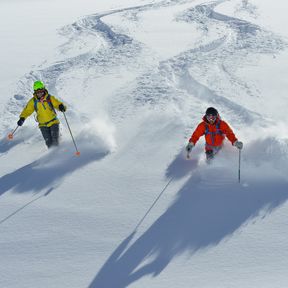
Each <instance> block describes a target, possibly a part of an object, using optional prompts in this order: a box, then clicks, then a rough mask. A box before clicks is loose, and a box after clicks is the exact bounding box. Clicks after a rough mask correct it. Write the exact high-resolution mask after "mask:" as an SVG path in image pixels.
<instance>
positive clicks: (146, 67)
mask: <svg viewBox="0 0 288 288" xmlns="http://www.w3.org/2000/svg"><path fill="white" fill-rule="evenodd" d="M190 2H191V6H193V1H177V0H174V1H161V2H159V3H154V4H149V5H144V6H135V7H129V8H126V9H117V10H113V11H108V12H105V13H101V14H94V15H90V16H87V17H84V18H82V19H81V20H79V21H77V22H75V23H73V24H72V25H69V26H67V27H64V28H63V29H62V30H61V33H62V34H63V35H65V37H67V38H68V41H67V43H65V44H64V45H62V46H61V47H59V51H60V52H59V54H60V55H61V57H62V58H63V59H64V60H59V61H58V62H56V63H53V64H52V65H49V66H48V67H42V68H40V69H39V70H35V71H30V72H29V73H28V74H27V75H24V76H23V78H22V79H20V80H19V82H18V86H17V89H16V91H15V94H14V96H13V97H12V98H11V99H10V100H9V101H8V103H7V106H6V110H7V112H8V114H9V115H8V116H7V114H6V115H5V119H4V116H2V122H3V125H2V130H3V131H1V132H3V133H6V132H7V131H8V127H11V123H14V122H16V119H17V117H15V115H19V112H20V111H21V110H22V109H23V106H24V105H25V104H26V102H27V100H28V99H29V98H30V97H31V86H32V83H33V81H35V80H36V79H43V80H44V79H45V83H47V86H48V87H49V92H50V93H51V94H55V95H57V94H59V95H61V93H58V92H60V91H61V90H60V86H61V85H62V82H63V81H64V82H65V77H66V76H67V74H68V73H71V72H73V71H77V70H79V71H87V77H86V78H85V79H80V80H79V79H78V81H79V82H80V89H83V90H85V89H88V86H89V80H90V79H92V78H93V79H94V78H101V77H103V76H106V75H110V73H113V71H114V70H113V69H118V68H119V67H126V69H127V70H129V71H132V72H133V73H135V77H134V79H133V80H131V82H129V83H125V84H124V85H123V86H121V88H119V89H118V90H117V91H116V92H115V93H114V94H113V95H112V96H113V97H111V98H109V99H108V100H107V101H109V107H107V108H106V109H107V111H106V113H107V114H108V115H109V117H110V118H111V119H112V121H113V124H115V125H116V126H117V127H118V129H123V128H120V127H121V125H120V124H121V122H122V121H123V120H127V119H129V118H133V117H135V115H137V114H138V113H140V114H141V112H142V110H143V111H146V110H145V109H148V110H149V109H150V110H155V111H156V113H157V112H160V113H161V112H163V111H165V110H166V109H168V108H170V107H173V109H174V112H175V115H178V116H179V117H183V122H184V123H185V129H186V130H187V131H189V133H190V132H191V129H192V128H193V127H194V126H195V122H196V121H198V120H199V116H200V115H201V114H200V112H201V109H202V107H203V103H207V106H208V105H209V106H210V105H217V107H219V110H220V111H227V112H226V115H227V116H228V118H229V119H228V120H231V121H234V123H236V126H237V127H243V126H255V127H261V126H265V125H266V126H269V125H271V123H270V120H269V119H266V118H265V117H264V116H261V115H259V114H258V113H257V111H253V110H252V109H251V108H248V107H245V106H244V105H241V104H239V103H238V101H237V97H233V96H231V91H232V89H231V90H230V91H228V92H227V90H226V87H228V86H231V87H234V88H235V87H236V88H237V89H239V87H240V88H241V89H240V90H242V91H243V94H245V97H257V96H258V94H257V93H258V92H257V90H255V89H254V88H253V87H251V86H250V85H249V84H248V83H245V82H243V81H242V80H241V79H239V78H238V77H237V76H236V75H235V74H234V71H235V70H236V69H237V67H236V64H234V63H240V62H241V63H242V64H241V65H245V64H246V63H247V62H246V58H247V56H248V55H255V57H256V56H257V55H259V54H271V55H273V54H276V53H278V52H279V51H281V50H283V49H285V48H286V43H285V42H284V41H283V40H282V39H281V38H279V37H278V36H277V35H274V34H273V33H271V32H269V31H266V30H265V29H262V28H261V27H259V26H257V25H254V24H252V23H249V22H247V21H244V20H241V19H237V18H233V17H230V16H226V15H223V14H221V13H218V12H215V8H216V7H217V6H218V5H219V4H221V3H223V2H226V1H225V0H224V1H215V2H212V3H211V2H209V3H207V4H201V5H197V6H193V7H192V8H191V9H188V10H185V11H183V12H182V13H180V14H177V15H175V20H177V21H184V22H187V23H191V25H195V24H196V25H197V27H199V29H200V30H201V31H202V35H203V38H204V39H205V35H208V34H209V30H210V29H211V27H215V26H216V27H219V30H220V31H221V32H220V33H219V35H218V36H219V37H218V38H217V39H212V40H211V41H209V42H208V43H206V42H205V41H204V40H203V42H202V40H201V39H199V43H197V46H196V47H193V48H191V49H189V50H187V51H184V52H181V53H179V54H178V55H175V56H173V57H170V58H169V59H165V60H158V59H157V57H154V55H153V53H152V52H151V51H150V49H149V47H147V46H145V45H144V44H143V43H141V42H138V41H137V40H135V39H133V37H131V36H130V35H126V34H125V33H124V32H122V31H121V33H120V32H117V31H118V29H119V28H118V27H110V26H109V25H108V24H107V23H105V21H104V20H105V17H107V16H110V15H119V16H120V17H121V16H122V17H124V19H125V17H128V16H127V14H129V17H130V18H129V19H130V20H131V19H132V20H133V21H135V22H137V21H140V20H139V18H138V17H137V16H138V14H141V13H145V12H147V11H150V10H153V9H159V10H160V9H162V8H164V7H169V6H173V5H178V4H181V3H182V4H184V3H186V4H187V3H190ZM252 8H253V7H252ZM252 8H251V7H247V10H249V11H248V12H249V13H252V12H253V10H251V9H252ZM251 11H252V12H251ZM87 35H89V37H92V38H93V37H96V38H97V39H98V40H99V43H100V44H99V43H98V45H97V46H96V47H88V48H87V47H85V45H86V44H87V43H83V39H84V38H85V37H86V36H87ZM89 39H90V38H89ZM77 40H79V42H77ZM76 44H77V45H79V47H78V48H79V49H78V50H77V51H79V55H75V56H73V57H68V58H66V53H67V54H68V55H69V53H71V50H72V46H75V45H76ZM83 47H84V48H83ZM90 48H91V49H90ZM82 52H83V53H82ZM61 57H60V58H61ZM144 63H145V64H144ZM211 66H217V67H218V68H219V71H220V76H219V75H210V74H209V70H210V67H211ZM211 70H212V71H213V69H211ZM196 72H197V73H199V75H200V76H197V73H196ZM212 73H213V72H212ZM203 75H207V77H206V80H207V81H206V82H205V83H203V82H202V81H201V79H202V78H203ZM217 77H219V78H217ZM219 79H222V81H223V87H222V88H223V89H222V90H221V89H219V87H216V85H217V84H215V85H214V84H213V83H218V84H219ZM60 84H61V85H60ZM219 86H221V85H219ZM220 88H221V87H220ZM235 90H236V89H235ZM237 96H239V95H237ZM67 102H68V103H69V101H67ZM79 110H80V111H78V110H77V102H75V103H74V102H72V101H71V103H69V110H68V112H67V115H68V116H69V117H70V119H73V121H72V124H73V125H75V126H74V127H81V126H82V125H83V124H87V123H88V122H89V119H90V118H91V115H89V114H87V113H85V112H82V111H81V108H79ZM195 111H200V112H197V113H195ZM201 113H202V112H201ZM77 122H79V123H80V124H79V123H78V124H77ZM124 129H125V128H124ZM33 131H34V130H33V129H30V128H29V129H28V127H27V130H26V132H21V133H19V134H20V135H19V138H18V139H17V140H14V141H13V142H7V140H6V139H4V138H3V139H1V144H0V157H1V158H2V159H4V158H5V159H6V157H9V151H10V150H12V149H14V148H15V147H16V146H18V145H20V143H21V142H22V141H23V139H25V138H26V137H30V138H31V140H30V141H38V142H40V141H42V139H41V138H39V136H33V135H34V132H33ZM80 133H81V129H80ZM77 136H78V133H77V135H76V139H77V140H79V142H80V145H81V144H82V145H83V148H84V151H85V152H86V155H85V153H84V155H85V156H81V157H83V158H81V161H79V160H77V164H76V161H75V160H74V159H72V158H69V157H68V156H66V158H65V159H64V161H62V162H61V163H59V162H58V159H57V154H56V156H54V157H52V164H54V165H52V166H51V167H46V166H45V163H47V162H48V161H47V158H49V157H50V156H51V155H50V154H49V153H47V154H46V155H44V156H43V157H41V158H40V159H38V160H35V161H32V162H31V163H30V164H28V165H25V166H23V167H21V168H19V169H17V170H16V171H14V172H12V173H10V174H7V175H4V176H1V178H0V183H1V185H2V186H1V187H3V189H2V190H1V192H0V196H1V195H2V194H3V193H5V192H7V191H9V190H11V189H13V190H14V191H15V192H20V191H21V192H30V191H33V192H35V193H36V192H39V191H40V190H43V189H45V187H46V188H47V186H49V185H50V186H51V185H52V186H53V187H57V186H58V185H60V184H61V179H62V178H64V177H65V176H66V175H68V174H70V173H73V172H74V171H75V170H77V169H80V168H81V167H83V166H85V165H87V164H89V163H91V162H92V161H99V160H101V159H105V157H106V156H107V155H108V154H109V153H110V152H111V147H109V145H108V144H107V143H102V140H101V139H100V140H99V139H98V136H97V137H96V136H95V139H94V140H93V139H92V143H88V144H86V145H85V143H86V141H87V139H84V140H82V141H81V140H80V139H81V138H80V137H79V138H77ZM90 136H91V137H92V138H93V135H90ZM183 137H184V136H183ZM100 138H101V137H100ZM93 141H94V143H93ZM104 142H105V141H104ZM271 142H272V144H271ZM99 143H100V146H101V148H100V149H98V150H97V151H96V152H97V153H95V151H94V147H95V146H97V145H98V144H99ZM94 144H96V145H94ZM63 147H64V149H68V148H67V143H65V142H64V146H63ZM259 147H260V148H261V149H263V152H262V156H263V157H262V158H261V159H262V160H261V161H260V160H259V163H256V165H257V164H258V165H261V164H263V163H272V164H271V165H272V166H273V165H274V166H275V167H276V168H282V169H283V167H286V166H287V147H288V143H287V142H285V141H284V142H281V141H279V140H278V139H275V138H272V139H257V140H255V141H254V142H253V143H248V145H247V148H245V149H246V151H247V152H246V157H244V160H245V162H246V163H249V159H250V158H252V159H253V160H254V158H253V155H254V154H253V153H255V150H256V151H258V150H259ZM271 147H274V150H273V148H271ZM196 151H197V152H196V156H197V157H198V156H199V154H200V153H202V151H201V152H200V150H196ZM228 156H229V155H228ZM181 157H182V156H181V155H180V154H179V155H178V156H176V159H174V161H173V160H171V164H170V166H169V167H168V168H167V170H166V171H164V172H166V175H165V176H166V177H167V178H168V177H175V179H180V178H183V177H184V176H186V175H187V174H188V171H189V170H190V169H191V167H192V169H191V170H192V176H191V177H190V178H189V180H188V181H187V182H186V183H185V185H184V186H183V187H182V188H181V189H180V190H179V191H178V193H177V197H176V199H175V201H174V202H173V203H172V204H171V206H170V207H169V208H168V209H167V210H166V211H164V213H163V214H162V215H161V216H160V217H159V218H157V219H156V221H155V222H154V223H153V224H152V225H151V227H149V229H148V230H147V231H145V232H144V233H143V234H142V235H141V236H139V237H138V238H137V239H136V240H135V242H134V243H132V244H131V239H132V237H133V236H134V234H131V235H129V236H128V237H127V238H126V239H125V240H124V241H123V242H122V243H121V244H120V245H119V246H118V247H117V248H116V250H115V251H114V252H113V253H112V255H111V256H110V257H109V258H108V259H107V261H106V263H104V265H103V266H102V267H101V269H100V270H99V272H97V274H96V276H95V278H94V279H93V280H92V282H91V283H90V285H89V287H90V288H98V287H99V288H100V287H114V288H116V287H118V288H122V287H123V288H124V287H127V286H128V285H130V284H131V283H133V282H135V281H137V280H138V279H140V278H142V277H143V276H147V275H152V276H153V277H155V276H157V275H159V274H160V273H161V272H162V271H163V270H164V269H165V268H166V266H167V265H168V264H169V263H170V262H171V261H172V260H173V258H174V257H175V256H177V255H180V254H181V253H183V252H184V251H187V250H188V251H189V252H190V253H191V254H193V253H196V252H197V251H199V250H202V249H205V248H207V247H210V246H213V245H216V244H218V243H219V242H221V241H223V239H226V238H227V237H231V235H233V233H235V231H237V230H239V229H240V227H243V225H245V224H246V223H247V222H248V221H250V220H251V219H254V218H256V217H258V216H259V215H260V214H261V213H264V214H267V213H271V211H273V210H274V209H276V208H277V207H279V206H280V205H281V204H283V203H284V202H285V201H286V200H287V198H288V196H287V192H285V190H286V187H285V185H284V184H283V183H280V182H279V183H276V184H275V183H272V184H271V189H270V190H271V191H272V192H273V187H276V188H277V191H276V193H270V192H268V189H266V190H265V189H264V188H267V187H265V183H263V184H259V183H256V184H255V183H252V187H251V188H249V187H248V188H247V189H246V188H245V187H244V188H243V187H242V186H240V185H239V187H236V188H235V181H236V177H237V174H236V173H235V171H226V172H227V173H226V174H225V175H223V169H222V168H223V167H225V166H227V163H226V162H225V161H226V160H225V159H224V161H223V167H221V163H220V165H219V166H217V165H216V166H215V165H214V164H212V165H211V166H206V165H202V164H201V163H199V161H198V160H199V159H193V161H194V162H193V161H191V162H190V163H188V164H186V167H185V168H182V166H183V164H184V163H183V162H184V160H182V158H183V157H182V158H181ZM275 157H276V159H275ZM50 158H51V157H50ZM50 158H49V159H50ZM234 160H235V159H234ZM227 162H228V160H227ZM186 163H187V162H186ZM191 163H192V164H191ZM229 164H230V162H229ZM233 164H234V166H235V167H236V166H237V163H236V162H235V161H234V162H233ZM231 166H232V165H231ZM234 166H233V167H234ZM55 167H57V168H56V172H55ZM67 167H68V169H67ZM179 167H181V168H179ZM228 167H229V166H228ZM181 169H182V170H181ZM31 175H32V176H31ZM35 175H36V176H35ZM43 175H44V176H43ZM34 177H38V178H39V179H40V180H41V181H39V182H38V186H35V187H34V186H33V185H34V184H35V183H34V182H33V178H34ZM211 179H212V181H210V180H211ZM285 184H286V183H285ZM253 185H254V186H253ZM273 185H275V186H273ZM286 186H287V185H286ZM223 187H225V188H227V189H224V192H223ZM51 189H52V188H51ZM245 189H246V190H245ZM191 190H192V191H193V193H191ZM262 190H265V192H264V193H262V192H263V191H262ZM231 191H233V193H232V194H230V192H231ZM272 194H273V195H272ZM39 197H42V196H39ZM37 199H38V198H37ZM37 199H36V200H37ZM208 199H209V200H208ZM33 201H35V200H33ZM223 203H224V204H223ZM247 203H250V204H249V205H248V206H247ZM191 205H192V206H191ZM223 207H224V210H223V211H220V209H222V208H223ZM203 211H204V212H203ZM205 211H209V213H208V216H207V215H204V213H205ZM233 213H234V214H233ZM223 215H224V216H225V215H232V216H231V219H225V217H224V216H223ZM175 219H177V221H176V220H175ZM179 219H180V220H181V221H182V224H183V225H177V223H178V222H179ZM195 219H198V220H199V219H200V222H197V221H196V220H195ZM171 220H172V221H171ZM212 224H213V225H214V226H213V225H212ZM202 227H204V228H203V229H202ZM214 227H218V231H217V233H215V229H214ZM170 231H174V232H173V235H171V233H170ZM179 235H180V236H179ZM195 235H196V236H195ZM175 243H177V245H176V246H175ZM130 244H131V245H130ZM152 256H153V257H154V259H153V260H151V261H150V262H149V263H147V264H146V265H143V266H142V267H141V266H140V265H141V264H143V261H144V260H146V259H150V257H151V258H152ZM111 275H114V276H115V277H112V278H111ZM115 283H117V284H115Z"/></svg>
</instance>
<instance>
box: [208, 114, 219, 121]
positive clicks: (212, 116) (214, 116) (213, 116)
mask: <svg viewBox="0 0 288 288" xmlns="http://www.w3.org/2000/svg"><path fill="white" fill-rule="evenodd" d="M206 119H207V120H208V121H209V122H210V121H211V122H212V121H216V119H217V116H216V115H212V114H210V115H206Z"/></svg>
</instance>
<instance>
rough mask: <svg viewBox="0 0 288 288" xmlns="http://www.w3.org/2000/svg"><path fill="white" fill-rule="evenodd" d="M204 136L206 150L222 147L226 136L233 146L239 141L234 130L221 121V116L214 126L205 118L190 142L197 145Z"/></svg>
mask: <svg viewBox="0 0 288 288" xmlns="http://www.w3.org/2000/svg"><path fill="white" fill-rule="evenodd" d="M203 135H205V140H206V150H209V148H213V147H219V146H222V145H223V141H224V139H225V136H226V137H227V138H228V139H229V140H230V142H231V143H232V145H233V143H234V142H235V141H237V138H236V136H235V134H234V132H233V130H232V129H231V128H230V126H229V125H228V124H227V123H226V122H225V121H223V120H221V119H220V117H219V116H218V117H217V119H216V121H215V122H214V123H213V124H210V123H209V122H208V121H207V119H206V117H205V116H204V117H203V121H202V122H201V123H200V124H199V125H198V126H197V128H196V129H195V131H194V132H193V134H192V136H191V138H190V139H189V142H191V143H193V144H194V145H195V144H196V143H197V141H198V140H199V138H200V137H201V136H203Z"/></svg>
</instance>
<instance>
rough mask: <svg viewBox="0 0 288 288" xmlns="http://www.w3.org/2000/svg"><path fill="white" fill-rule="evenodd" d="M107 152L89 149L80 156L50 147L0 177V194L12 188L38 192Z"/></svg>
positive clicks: (16, 190)
mask: <svg viewBox="0 0 288 288" xmlns="http://www.w3.org/2000/svg"><path fill="white" fill-rule="evenodd" d="M107 153H108V152H104V151H100V152H99V151H89V149H86V150H84V151H83V153H82V154H81V156H79V157H77V156H74V154H73V152H72V151H61V150H56V149H53V150H52V149H51V151H49V152H48V154H46V155H45V156H43V157H41V158H40V159H39V160H36V161H34V162H32V163H30V164H28V165H26V166H23V167H22V168H20V169H18V170H16V171H14V172H12V173H10V174H6V175H4V176H2V177H1V178H0V187H1V190H0V196H1V195H2V194H4V193H5V192H7V191H9V190H10V189H13V191H14V192H18V193H24V192H31V191H34V192H39V191H41V190H42V189H46V188H49V187H51V185H54V186H55V185H57V184H58V183H59V181H60V179H61V178H63V177H64V176H65V175H68V174H71V173H73V172H74V171H76V170H78V169H80V168H82V167H84V166H85V165H87V164H89V163H91V162H93V161H97V160H100V159H102V158H103V157H105V156H106V155H107Z"/></svg>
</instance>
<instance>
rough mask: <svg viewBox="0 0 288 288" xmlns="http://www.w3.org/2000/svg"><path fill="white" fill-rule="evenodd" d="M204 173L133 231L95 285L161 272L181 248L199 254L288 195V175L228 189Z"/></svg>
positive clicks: (117, 284) (120, 286) (106, 287)
mask: <svg viewBox="0 0 288 288" xmlns="http://www.w3.org/2000/svg"><path fill="white" fill-rule="evenodd" d="M213 173H214V172H213ZM220 173H223V172H222V171H221V172H219V175H220ZM202 177H203V175H201V173H197V172H195V173H194V174H193V176H192V177H191V178H190V179H189V180H188V181H187V182H186V184H185V185H184V186H183V188H182V189H181V190H180V191H179V192H178V195H177V198H176V200H175V201H174V203H173V204H172V205H171V206H170V207H169V208H168V209H167V210H166V211H165V212H164V213H163V214H162V215H161V216H160V217H159V218H158V219H157V220H156V221H155V222H154V223H153V224H152V225H151V227H150V228H149V229H148V230H147V231H146V232H144V234H142V235H141V236H140V237H139V238H138V239H137V240H135V241H134V242H133V243H132V244H130V245H129V243H131V240H132V237H133V233H132V234H131V235H129V236H128V237H127V238H126V239H125V240H124V241H123V242H122V243H121V244H120V245H119V246H118V247H117V248H116V250H115V251H114V252H113V253H112V255H111V256H110V258H109V259H108V260H107V261H106V263H105V264H104V265H103V267H102V268H101V269H100V271H99V272H98V274H97V275H96V277H95V278H94V280H93V281H92V282H91V284H90V285H89V288H110V287H113V288H124V287H127V286H129V285H130V284H131V283H133V282H135V281H137V280H139V279H140V278H142V277H144V276H147V275H152V276H154V277H155V276H157V275H158V274H159V273H160V272H161V271H163V269H165V267H166V266H167V265H168V264H169V263H170V262H171V261H172V260H173V259H174V258H175V257H176V256H178V255H180V254H181V253H183V252H190V253H191V255H193V253H195V252H196V251H199V250H202V249H204V248H207V247H213V246H215V245H217V244H218V243H219V242H220V241H222V240H223V239H226V238H227V237H229V236H232V235H233V233H234V232H235V231H236V230H237V229H239V228H240V227H241V226H242V225H243V224H245V223H247V222H248V221H251V219H253V218H255V217H257V216H259V213H260V212H261V214H262V213H263V215H266V214H268V213H270V212H271V211H272V210H273V209H275V208H277V207H279V206H280V205H281V204H283V203H284V202H285V201H287V199H288V189H287V182H286V181H283V182H282V183H281V182H279V181H278V182H277V183H276V181H275V182H269V183H256V184H253V185H250V187H246V188H244V187H242V186H241V185H239V186H237V185H235V183H232V184H230V185H228V184H226V185H225V186H224V189H223V186H221V185H220V186H221V187H219V186H218V187H217V186H216V187H215V186H213V185H206V186H205V185H204V186H205V187H204V188H203V181H202V180H203V179H202ZM149 259H150V262H149Z"/></svg>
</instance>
